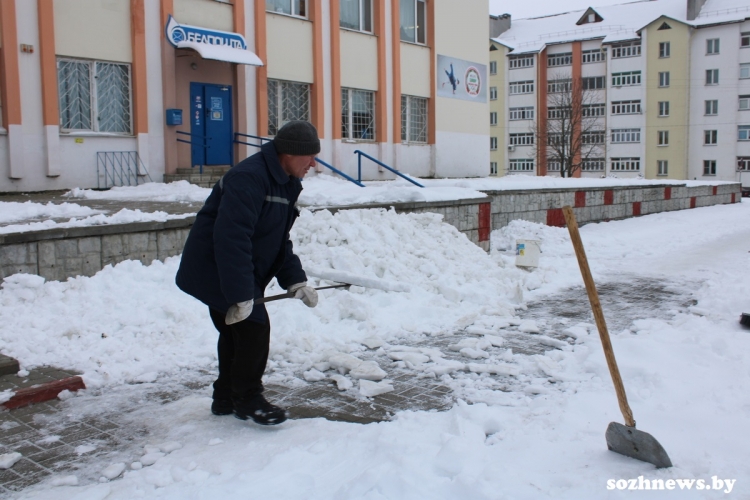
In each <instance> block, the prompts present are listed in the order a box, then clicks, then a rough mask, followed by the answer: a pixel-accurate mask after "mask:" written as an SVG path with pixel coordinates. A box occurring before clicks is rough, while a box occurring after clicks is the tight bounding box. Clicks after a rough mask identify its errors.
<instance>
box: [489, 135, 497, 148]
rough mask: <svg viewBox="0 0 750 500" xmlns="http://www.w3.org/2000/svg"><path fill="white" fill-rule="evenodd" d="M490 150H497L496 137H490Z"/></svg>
mask: <svg viewBox="0 0 750 500" xmlns="http://www.w3.org/2000/svg"><path fill="white" fill-rule="evenodd" d="M490 151H497V137H490Z"/></svg>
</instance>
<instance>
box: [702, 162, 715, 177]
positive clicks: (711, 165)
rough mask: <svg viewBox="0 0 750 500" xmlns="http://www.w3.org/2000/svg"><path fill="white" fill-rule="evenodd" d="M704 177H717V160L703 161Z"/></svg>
mask: <svg viewBox="0 0 750 500" xmlns="http://www.w3.org/2000/svg"><path fill="white" fill-rule="evenodd" d="M703 175H716V160H703Z"/></svg>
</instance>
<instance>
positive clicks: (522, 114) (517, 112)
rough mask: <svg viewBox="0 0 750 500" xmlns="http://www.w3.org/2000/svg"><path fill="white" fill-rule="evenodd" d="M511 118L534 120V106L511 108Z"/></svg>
mask: <svg viewBox="0 0 750 500" xmlns="http://www.w3.org/2000/svg"><path fill="white" fill-rule="evenodd" d="M509 111H510V117H509V118H510V119H511V120H533V119H534V107H533V106H525V107H523V108H510V110H509Z"/></svg>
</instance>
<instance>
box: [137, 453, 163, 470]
mask: <svg viewBox="0 0 750 500" xmlns="http://www.w3.org/2000/svg"><path fill="white" fill-rule="evenodd" d="M165 455H166V453H162V452H160V451H157V452H155V453H146V454H145V455H143V456H142V457H141V463H142V464H143V465H145V466H149V465H154V464H155V463H156V461H157V460H159V459H160V458H161V457H163V456H165Z"/></svg>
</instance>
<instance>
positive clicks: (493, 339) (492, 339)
mask: <svg viewBox="0 0 750 500" xmlns="http://www.w3.org/2000/svg"><path fill="white" fill-rule="evenodd" d="M484 340H486V341H487V342H489V343H490V344H491V345H492V346H493V347H500V346H501V345H503V344H504V343H505V339H504V338H502V337H498V336H496V335H485V336H484Z"/></svg>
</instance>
